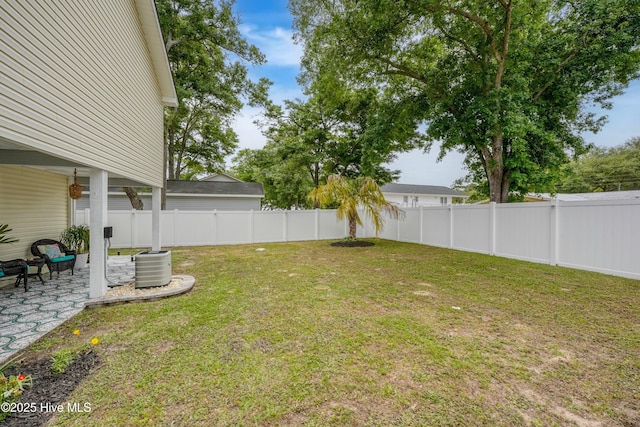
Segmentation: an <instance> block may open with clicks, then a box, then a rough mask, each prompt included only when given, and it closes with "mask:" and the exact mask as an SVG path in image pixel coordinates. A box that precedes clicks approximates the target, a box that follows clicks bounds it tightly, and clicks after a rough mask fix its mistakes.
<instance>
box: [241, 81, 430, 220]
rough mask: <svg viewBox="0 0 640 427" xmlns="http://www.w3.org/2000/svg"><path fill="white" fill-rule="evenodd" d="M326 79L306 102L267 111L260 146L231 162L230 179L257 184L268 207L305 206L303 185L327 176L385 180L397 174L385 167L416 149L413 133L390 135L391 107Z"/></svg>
mask: <svg viewBox="0 0 640 427" xmlns="http://www.w3.org/2000/svg"><path fill="white" fill-rule="evenodd" d="M331 77H333V76H330V75H329V76H327V75H325V76H322V78H318V79H315V80H314V81H313V82H312V83H311V84H310V85H309V87H307V89H306V93H307V95H309V97H308V98H307V99H306V100H304V101H302V100H294V101H285V105H284V108H274V109H271V110H270V114H269V115H268V117H267V120H265V121H263V122H262V123H261V125H262V127H263V129H264V133H265V135H266V137H267V139H268V142H267V144H266V146H265V148H264V149H262V150H258V151H255V152H243V153H242V155H241V156H238V157H237V158H236V163H237V166H236V171H235V173H236V175H238V176H243V174H244V176H247V178H249V177H250V178H251V179H254V180H257V181H260V182H262V183H263V184H264V186H265V196H266V197H265V199H266V201H267V203H268V204H269V205H271V206H272V207H279V208H285V209H287V208H290V207H292V206H296V207H306V206H305V205H306V203H305V202H301V200H302V201H306V200H307V198H306V195H307V194H308V192H309V189H310V188H309V187H310V186H311V187H318V186H320V185H322V184H324V183H325V182H326V179H327V177H328V176H329V175H331V174H338V175H342V176H345V177H349V178H356V177H360V176H369V177H372V178H374V179H375V181H376V182H378V183H381V184H384V183H387V182H390V181H392V180H394V179H396V178H397V177H398V175H399V171H397V170H390V169H389V168H388V167H386V164H387V163H389V162H391V161H392V160H393V159H394V158H395V155H396V153H397V152H399V151H406V150H408V149H410V148H413V147H414V146H416V145H418V144H417V142H416V141H417V140H418V139H419V138H420V135H419V134H418V133H417V132H415V131H414V130H413V129H408V133H409V134H410V135H406V136H404V137H403V138H397V137H396V135H395V133H397V132H398V130H397V127H394V126H391V125H389V122H390V121H393V120H390V118H391V115H390V114H389V111H391V110H393V107H392V106H389V105H386V104H383V103H382V102H381V100H380V98H379V96H378V92H377V91H376V90H373V89H368V88H361V89H357V88H349V87H347V86H345V85H344V84H342V83H341V82H339V81H337V80H335V79H333V80H332V79H331ZM385 109H386V110H385ZM292 201H295V204H291V202H292ZM283 203H285V204H283ZM287 204H288V205H287ZM316 207H317V206H316Z"/></svg>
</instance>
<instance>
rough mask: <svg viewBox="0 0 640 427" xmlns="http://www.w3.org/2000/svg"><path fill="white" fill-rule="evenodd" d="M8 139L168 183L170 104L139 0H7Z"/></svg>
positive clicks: (4, 130) (2, 7)
mask: <svg viewBox="0 0 640 427" xmlns="http://www.w3.org/2000/svg"><path fill="white" fill-rule="evenodd" d="M0 51H2V55H1V56H0V80H2V82H3V87H2V91H0V120H1V121H2V122H3V126H2V127H0V137H5V138H7V139H9V140H13V141H16V142H19V143H22V144H25V145H28V146H31V147H34V148H36V149H38V150H41V151H45V152H49V153H52V154H53V155H56V156H60V157H63V158H67V159H70V160H74V161H78V162H80V163H84V164H87V165H89V166H93V167H96V168H101V169H105V170H107V171H109V172H113V173H117V174H120V175H122V176H125V177H129V178H132V179H135V180H137V181H140V182H143V183H146V184H149V185H156V186H162V161H163V159H162V148H163V131H162V127H163V116H162V112H163V107H162V103H161V94H160V90H159V86H158V82H157V80H156V77H155V71H154V68H153V64H152V62H151V58H150V55H149V52H148V50H147V46H146V42H145V40H144V35H143V33H142V30H141V29H140V25H139V21H138V16H137V12H136V8H135V5H134V3H133V0H110V1H106V2H101V1H96V2H77V1H71V0H67V1H65V0H57V1H55V2H51V1H45V0H41V1H39V0H26V1H25V0H21V1H16V0H10V1H4V2H0Z"/></svg>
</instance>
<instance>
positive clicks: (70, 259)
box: [31, 239, 76, 279]
mask: <svg viewBox="0 0 640 427" xmlns="http://www.w3.org/2000/svg"><path fill="white" fill-rule="evenodd" d="M53 245H58V248H59V253H57V254H56V253H55V251H50V252H49V254H47V253H46V251H47V249H53V248H51V246H53ZM47 246H48V247H50V248H47ZM31 253H32V254H33V255H34V256H37V257H40V258H44V262H45V264H47V268H48V269H49V279H52V278H53V272H54V271H56V272H57V273H58V276H60V272H61V271H65V270H69V269H70V270H71V275H73V267H75V265H76V251H72V250H69V249H68V248H67V247H66V246H65V245H64V244H63V243H62V242H59V241H57V240H53V239H40V240H38V241H37V242H34V243H33V244H32V245H31Z"/></svg>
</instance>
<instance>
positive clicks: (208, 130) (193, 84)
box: [156, 0, 270, 179]
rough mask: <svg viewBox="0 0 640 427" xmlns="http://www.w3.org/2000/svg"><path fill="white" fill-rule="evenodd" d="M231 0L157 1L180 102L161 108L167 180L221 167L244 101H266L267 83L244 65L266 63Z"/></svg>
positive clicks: (234, 140)
mask: <svg viewBox="0 0 640 427" xmlns="http://www.w3.org/2000/svg"><path fill="white" fill-rule="evenodd" d="M233 4H234V1H233V0H157V1H156V9H157V11H158V18H159V21H160V27H161V29H162V35H163V39H164V43H165V49H166V51H167V57H168V59H169V66H170V68H171V72H172V75H173V80H174V84H175V86H176V92H177V95H178V100H179V106H178V107H177V108H176V109H167V110H166V111H165V154H166V156H167V158H166V165H167V173H166V175H167V177H168V178H169V179H190V178H192V177H193V176H194V175H196V174H198V173H203V172H215V171H219V170H221V169H222V168H223V167H224V158H225V157H226V156H228V155H230V154H231V153H232V152H233V151H234V150H235V148H236V147H237V142H238V138H237V135H236V134H235V132H234V131H233V129H232V123H233V119H234V117H235V115H236V114H237V113H238V112H239V111H240V109H241V108H242V106H243V102H244V101H247V102H248V103H249V104H251V105H259V104H265V103H267V102H268V101H267V89H268V86H269V85H270V82H269V81H268V80H266V79H260V80H259V81H258V82H253V81H251V79H249V77H248V75H247V64H253V65H259V64H262V63H264V62H265V58H264V55H262V53H260V51H259V50H258V48H257V47H255V46H253V45H251V44H249V43H248V42H247V41H246V40H245V39H244V38H243V37H242V35H241V34H240V32H239V30H238V24H239V18H238V16H237V15H236V14H235V13H234V11H233Z"/></svg>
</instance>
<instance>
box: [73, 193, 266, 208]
mask: <svg viewBox="0 0 640 427" xmlns="http://www.w3.org/2000/svg"><path fill="white" fill-rule="evenodd" d="M140 198H141V199H142V203H143V205H144V210H145V211H149V210H151V196H146V195H143V196H141V197H140ZM88 208H89V197H88V196H87V195H84V196H83V197H82V198H81V199H78V200H76V210H83V209H88ZM130 209H133V208H132V207H131V202H130V201H129V198H128V197H127V196H123V195H111V196H109V210H130ZM173 209H179V210H185V211H212V210H214V209H215V210H219V211H222V210H225V211H249V210H254V211H259V210H260V198H258V197H253V198H250V197H201V196H200V197H188V196H181V197H171V196H170V195H167V210H173Z"/></svg>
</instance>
